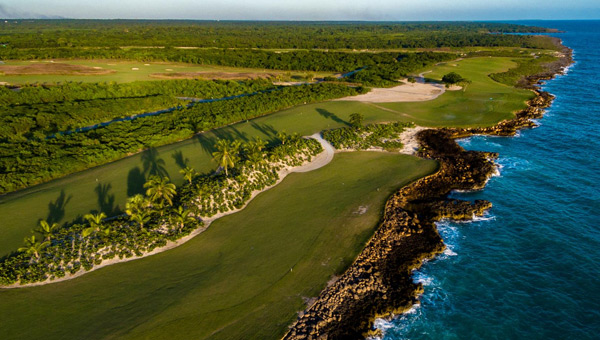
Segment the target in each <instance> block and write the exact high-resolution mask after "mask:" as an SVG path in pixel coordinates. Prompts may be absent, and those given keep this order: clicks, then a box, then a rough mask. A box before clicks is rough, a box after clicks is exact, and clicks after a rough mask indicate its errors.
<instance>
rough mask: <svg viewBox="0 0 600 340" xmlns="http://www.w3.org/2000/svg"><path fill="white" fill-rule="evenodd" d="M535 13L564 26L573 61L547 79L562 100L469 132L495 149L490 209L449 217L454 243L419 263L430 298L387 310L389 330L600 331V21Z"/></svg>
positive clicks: (594, 335)
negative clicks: (535, 117) (532, 121)
mask: <svg viewBox="0 0 600 340" xmlns="http://www.w3.org/2000/svg"><path fill="white" fill-rule="evenodd" d="M530 24H533V25H538V26H546V27H555V28H559V29H561V30H565V31H567V33H563V34H556V36H558V37H560V38H561V39H563V41H564V44H565V45H567V46H569V47H571V48H573V49H574V51H575V55H574V58H575V61H576V64H575V65H573V66H572V67H571V68H570V69H569V71H568V73H567V74H566V75H565V76H560V77H558V78H556V79H554V80H550V81H548V82H547V84H546V85H545V86H544V89H545V90H546V91H549V92H550V93H553V94H555V95H556V97H557V98H556V100H555V101H554V104H553V105H552V107H551V108H550V109H549V110H548V111H547V114H546V116H545V117H544V118H543V119H541V120H540V121H539V123H540V124H541V125H540V126H539V127H538V128H535V129H530V130H523V131H521V132H520V133H519V135H518V136H517V137H515V138H501V137H479V136H477V137H471V138H469V139H466V140H463V141H461V145H463V146H464V147H465V148H467V149H471V150H485V151H493V152H498V153H499V154H500V158H499V160H498V163H499V164H500V166H501V168H500V175H499V176H497V177H494V178H492V179H491V180H490V182H489V184H488V186H487V187H486V188H485V189H484V190H482V191H479V192H474V193H466V194H465V193H462V194H453V196H454V197H457V198H464V199H469V200H474V199H486V200H489V201H491V202H493V204H494V207H493V208H492V209H491V210H490V212H489V215H487V216H486V217H485V218H482V219H479V220H477V221H474V222H471V223H461V224H458V223H448V222H444V223H440V225H439V229H440V233H441V235H442V237H443V238H444V240H445V242H446V244H447V245H448V250H447V251H446V253H444V254H443V255H441V256H440V257H438V258H437V259H434V260H431V261H429V262H427V263H426V264H425V265H424V266H423V267H422V268H421V270H419V271H418V272H416V273H415V280H417V281H420V282H423V284H424V286H425V293H424V295H423V296H422V298H421V301H422V303H421V305H420V306H418V307H415V308H413V309H412V310H411V312H410V313H408V314H405V315H403V316H401V317H399V318H397V319H396V320H394V321H392V322H379V327H380V328H382V329H384V330H385V336H384V339H386V340H388V339H389V340H391V339H571V340H575V339H600V226H599V223H598V222H599V220H600V218H599V217H600V213H599V210H600V64H599V63H600V21H572V22H568V21H552V22H540V21H536V22H531V23H530Z"/></svg>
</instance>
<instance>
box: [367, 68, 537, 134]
mask: <svg viewBox="0 0 600 340" xmlns="http://www.w3.org/2000/svg"><path fill="white" fill-rule="evenodd" d="M510 59H511V58H470V59H465V60H461V61H459V62H447V63H444V64H442V65H438V66H436V67H435V68H432V71H433V72H431V73H427V74H426V75H425V76H426V78H429V79H432V80H436V81H440V80H441V79H442V76H443V75H444V74H447V73H449V72H456V73H458V74H460V75H461V76H463V77H464V78H466V79H468V80H470V81H471V82H472V83H471V84H468V85H467V87H466V89H465V91H462V90H459V91H446V93H444V94H443V95H441V96H440V97H439V98H437V99H436V100H432V101H427V102H421V103H383V104H377V105H378V106H380V107H384V108H386V109H390V110H394V111H397V112H399V113H402V114H405V115H406V116H405V119H411V118H412V119H413V120H414V121H415V122H416V123H417V124H419V125H424V126H459V127H470V126H490V125H494V124H496V123H497V122H499V121H501V120H504V119H510V118H512V117H514V113H515V112H517V111H519V110H521V109H523V108H525V102H526V101H527V100H528V99H531V98H533V96H534V94H533V93H532V92H531V91H528V90H523V89H517V88H514V87H511V86H507V85H504V84H500V83H498V82H496V81H494V80H492V79H491V78H490V77H489V76H488V75H489V74H490V73H496V72H504V71H506V70H508V69H509V68H513V67H515V66H516V64H515V63H514V62H513V61H511V60H510Z"/></svg>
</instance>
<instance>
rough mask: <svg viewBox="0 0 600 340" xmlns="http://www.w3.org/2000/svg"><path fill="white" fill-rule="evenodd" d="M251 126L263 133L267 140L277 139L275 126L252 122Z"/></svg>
mask: <svg viewBox="0 0 600 340" xmlns="http://www.w3.org/2000/svg"><path fill="white" fill-rule="evenodd" d="M250 124H251V125H252V127H253V128H254V129H256V130H257V131H259V132H261V133H262V134H263V135H265V136H266V138H267V140H269V141H272V140H274V139H276V138H277V132H278V131H277V130H275V128H274V127H273V125H269V124H257V123H255V122H252V121H251V122H250Z"/></svg>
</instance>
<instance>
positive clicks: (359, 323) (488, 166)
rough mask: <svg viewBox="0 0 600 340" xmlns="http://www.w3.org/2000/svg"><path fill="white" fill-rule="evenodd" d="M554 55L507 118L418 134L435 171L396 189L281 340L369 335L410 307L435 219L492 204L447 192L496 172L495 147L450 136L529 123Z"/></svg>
mask: <svg viewBox="0 0 600 340" xmlns="http://www.w3.org/2000/svg"><path fill="white" fill-rule="evenodd" d="M563 50H564V52H565V53H564V57H563V58H561V59H560V62H558V63H554V64H553V65H550V69H551V72H550V71H548V70H546V71H545V72H544V73H543V74H539V75H538V76H537V77H531V76H530V77H528V78H526V80H527V85H528V86H523V87H529V88H535V90H534V92H535V93H536V97H535V98H534V99H532V100H531V101H529V103H528V107H527V108H526V109H525V110H523V111H521V112H519V113H517V115H516V117H515V118H514V119H511V120H506V121H503V122H500V123H499V124H497V125H495V126H493V127H488V128H467V129H450V128H444V129H429V130H424V131H421V132H420V133H419V134H418V135H417V139H418V141H419V144H420V147H421V148H420V151H419V153H418V155H419V156H420V157H425V158H431V159H435V160H437V161H438V162H439V164H440V167H439V170H438V171H437V172H436V173H434V174H432V175H430V176H428V177H424V178H421V179H419V180H417V181H415V182H413V183H412V184H410V185H408V186H406V187H404V188H402V189H400V191H398V192H397V193H395V194H394V195H392V196H391V197H390V199H389V200H388V201H387V203H386V206H385V210H384V216H383V219H382V222H381V224H380V226H379V228H378V229H377V231H376V232H375V233H374V235H373V237H372V238H371V239H370V241H369V242H368V243H367V245H366V246H365V248H364V249H363V251H362V252H361V253H360V254H359V256H358V257H357V258H356V260H355V261H354V263H353V264H352V265H351V266H350V267H349V268H348V270H347V271H346V272H345V273H344V274H343V275H342V276H341V277H340V278H339V279H338V280H337V281H335V282H334V283H333V284H331V285H329V286H328V287H327V288H325V289H324V290H323V291H322V292H321V293H320V295H319V296H318V297H317V299H316V300H315V302H314V303H313V304H312V305H310V306H309V307H308V308H307V309H306V310H305V311H304V312H301V313H300V314H299V317H298V319H297V320H296V322H295V323H294V324H293V325H291V326H290V329H289V331H288V332H287V334H286V335H284V337H283V339H286V340H298V339H360V338H364V337H365V336H369V335H376V332H375V331H374V330H373V329H372V327H373V321H374V320H375V319H376V318H379V317H387V316H390V315H393V314H398V313H402V312H404V311H406V310H407V309H409V308H410V307H411V306H412V305H413V304H415V303H416V302H417V300H418V297H419V295H420V294H421V293H422V292H423V287H422V285H421V284H419V283H415V282H413V280H412V271H413V270H414V269H416V268H418V267H419V266H420V265H421V263H422V261H423V260H424V259H428V258H431V257H433V256H435V255H436V254H439V253H440V252H442V251H443V250H444V248H445V246H444V243H443V241H442V239H441V237H440V235H439V234H438V232H437V229H436V226H435V223H434V222H436V221H439V220H440V219H443V218H448V219H453V220H469V219H472V218H473V217H474V216H480V215H482V214H483V213H484V212H485V211H486V210H487V209H489V208H490V207H491V206H492V204H491V203H490V202H488V201H482V200H478V201H475V202H468V201H462V200H455V199H448V198H447V197H448V194H449V193H450V192H451V191H453V190H477V189H481V188H483V187H484V186H485V184H486V183H487V181H488V179H489V178H490V177H491V176H492V175H493V174H494V173H495V171H496V166H495V164H494V160H495V159H496V158H497V156H498V155H497V154H495V153H488V152H478V151H466V150H464V149H463V148H462V147H461V146H459V145H458V144H457V143H456V141H455V139H457V138H464V137H468V136H472V135H475V134H487V135H498V136H512V135H514V134H515V133H516V131H517V130H518V129H520V128H525V127H533V126H535V122H533V121H532V119H534V118H540V117H541V116H542V115H543V112H544V108H546V107H548V106H549V105H550V104H551V103H552V100H553V99H554V97H553V96H552V95H551V94H549V93H547V92H543V91H540V90H539V89H537V86H536V85H537V84H538V83H539V82H540V81H541V80H543V79H549V78H552V77H553V76H554V75H555V74H558V73H560V72H561V71H562V70H563V69H564V67H566V66H567V65H569V64H571V62H572V59H571V51H570V50H569V49H568V48H566V47H565V48H564V49H563Z"/></svg>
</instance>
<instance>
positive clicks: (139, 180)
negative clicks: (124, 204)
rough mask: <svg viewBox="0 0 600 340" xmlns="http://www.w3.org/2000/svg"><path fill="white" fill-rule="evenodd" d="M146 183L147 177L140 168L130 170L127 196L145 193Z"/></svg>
mask: <svg viewBox="0 0 600 340" xmlns="http://www.w3.org/2000/svg"><path fill="white" fill-rule="evenodd" d="M144 183H146V176H144V173H143V172H142V170H140V168H139V167H137V166H136V167H135V168H133V169H131V170H129V174H128V175H127V196H128V197H132V196H135V195H137V194H141V193H143V192H144Z"/></svg>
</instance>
